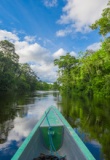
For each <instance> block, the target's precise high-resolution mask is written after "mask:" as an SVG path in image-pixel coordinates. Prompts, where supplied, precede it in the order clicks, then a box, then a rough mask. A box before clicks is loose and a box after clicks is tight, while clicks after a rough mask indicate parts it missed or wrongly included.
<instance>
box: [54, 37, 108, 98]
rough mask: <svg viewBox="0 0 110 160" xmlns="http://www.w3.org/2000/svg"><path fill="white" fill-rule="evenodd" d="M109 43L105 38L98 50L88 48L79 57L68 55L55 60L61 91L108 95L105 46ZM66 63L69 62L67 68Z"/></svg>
mask: <svg viewBox="0 0 110 160" xmlns="http://www.w3.org/2000/svg"><path fill="white" fill-rule="evenodd" d="M109 43H110V42H109V38H107V39H106V40H105V41H104V42H103V43H102V47H101V49H100V50H98V51H96V52H95V51H91V50H88V51H86V52H85V53H84V54H83V57H81V58H79V59H75V58H73V57H72V56H70V55H69V56H63V59H62V57H60V59H59V60H55V65H58V67H59V71H58V73H59V77H58V81H60V85H61V90H62V91H63V92H67V91H68V92H70V93H73V92H74V93H77V94H80V95H83V94H85V95H88V96H96V95H97V96H106V97H107V96H110V75H109V73H110V54H109V48H108V47H107V46H109ZM70 57H71V58H70ZM72 58H73V61H72ZM65 61H67V62H65ZM56 62H57V63H56ZM61 64H63V65H61ZM64 64H66V65H64ZM68 64H71V65H70V67H69V68H68V66H69V65H68ZM64 66H65V67H64Z"/></svg>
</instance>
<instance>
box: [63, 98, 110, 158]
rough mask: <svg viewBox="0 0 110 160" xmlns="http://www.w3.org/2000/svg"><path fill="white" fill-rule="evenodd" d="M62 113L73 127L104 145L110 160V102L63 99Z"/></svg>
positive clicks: (106, 156) (105, 152) (103, 147)
mask: <svg viewBox="0 0 110 160" xmlns="http://www.w3.org/2000/svg"><path fill="white" fill-rule="evenodd" d="M62 103H63V104H62V106H63V107H62V112H63V114H64V116H65V117H66V118H67V119H68V121H69V123H70V124H71V125H72V126H73V127H77V128H80V129H81V130H82V131H83V132H85V133H88V134H89V135H90V137H91V138H92V139H96V140H97V141H99V143H100V144H101V145H102V151H103V153H104V155H105V158H106V159H107V160H109V159H110V151H109V148H110V116H109V113H110V107H109V104H110V103H109V101H107V100H103V99H101V100H99V99H94V100H90V99H85V98H77V97H74V98H73V99H72V98H69V97H67V96H66V97H65V96H64V97H63V99H62Z"/></svg>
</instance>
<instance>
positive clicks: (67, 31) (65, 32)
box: [56, 28, 72, 37]
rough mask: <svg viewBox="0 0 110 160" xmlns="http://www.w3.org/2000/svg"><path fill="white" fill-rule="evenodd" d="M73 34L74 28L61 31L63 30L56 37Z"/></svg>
mask: <svg viewBox="0 0 110 160" xmlns="http://www.w3.org/2000/svg"><path fill="white" fill-rule="evenodd" d="M71 32H72V28H65V29H61V30H59V31H57V32H56V36H57V37H64V36H66V35H68V34H69V33H71Z"/></svg>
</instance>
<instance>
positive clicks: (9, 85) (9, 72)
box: [0, 40, 57, 93]
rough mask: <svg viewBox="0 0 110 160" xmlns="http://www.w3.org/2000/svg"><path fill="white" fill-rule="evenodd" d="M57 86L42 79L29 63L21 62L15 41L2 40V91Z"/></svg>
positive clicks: (0, 56) (48, 88)
mask: <svg viewBox="0 0 110 160" xmlns="http://www.w3.org/2000/svg"><path fill="white" fill-rule="evenodd" d="M56 86H57V85H56V83H54V84H53V85H51V84H48V83H46V82H42V81H40V80H39V78H38V77H37V75H36V74H35V73H34V71H33V70H32V69H31V68H30V65H29V64H28V63H24V64H21V63H19V56H18V55H17V54H16V53H15V47H14V44H13V43H11V42H9V41H7V40H4V41H0V93H1V92H9V91H17V92H20V93H23V92H27V91H34V90H36V89H37V90H50V89H56Z"/></svg>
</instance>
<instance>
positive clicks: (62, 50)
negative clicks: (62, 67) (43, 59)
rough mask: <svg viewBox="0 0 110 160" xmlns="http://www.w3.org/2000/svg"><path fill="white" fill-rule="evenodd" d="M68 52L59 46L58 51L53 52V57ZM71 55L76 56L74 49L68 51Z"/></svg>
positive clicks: (56, 57) (58, 56) (55, 57)
mask: <svg viewBox="0 0 110 160" xmlns="http://www.w3.org/2000/svg"><path fill="white" fill-rule="evenodd" d="M67 53H68V52H67V51H66V50H64V49H63V48H60V49H59V50H58V51H56V52H55V53H54V54H53V57H54V59H58V58H60V56H65V55H66V54H67ZM69 53H70V55H71V56H75V57H76V56H77V54H76V53H75V52H74V51H71V52H69Z"/></svg>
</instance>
